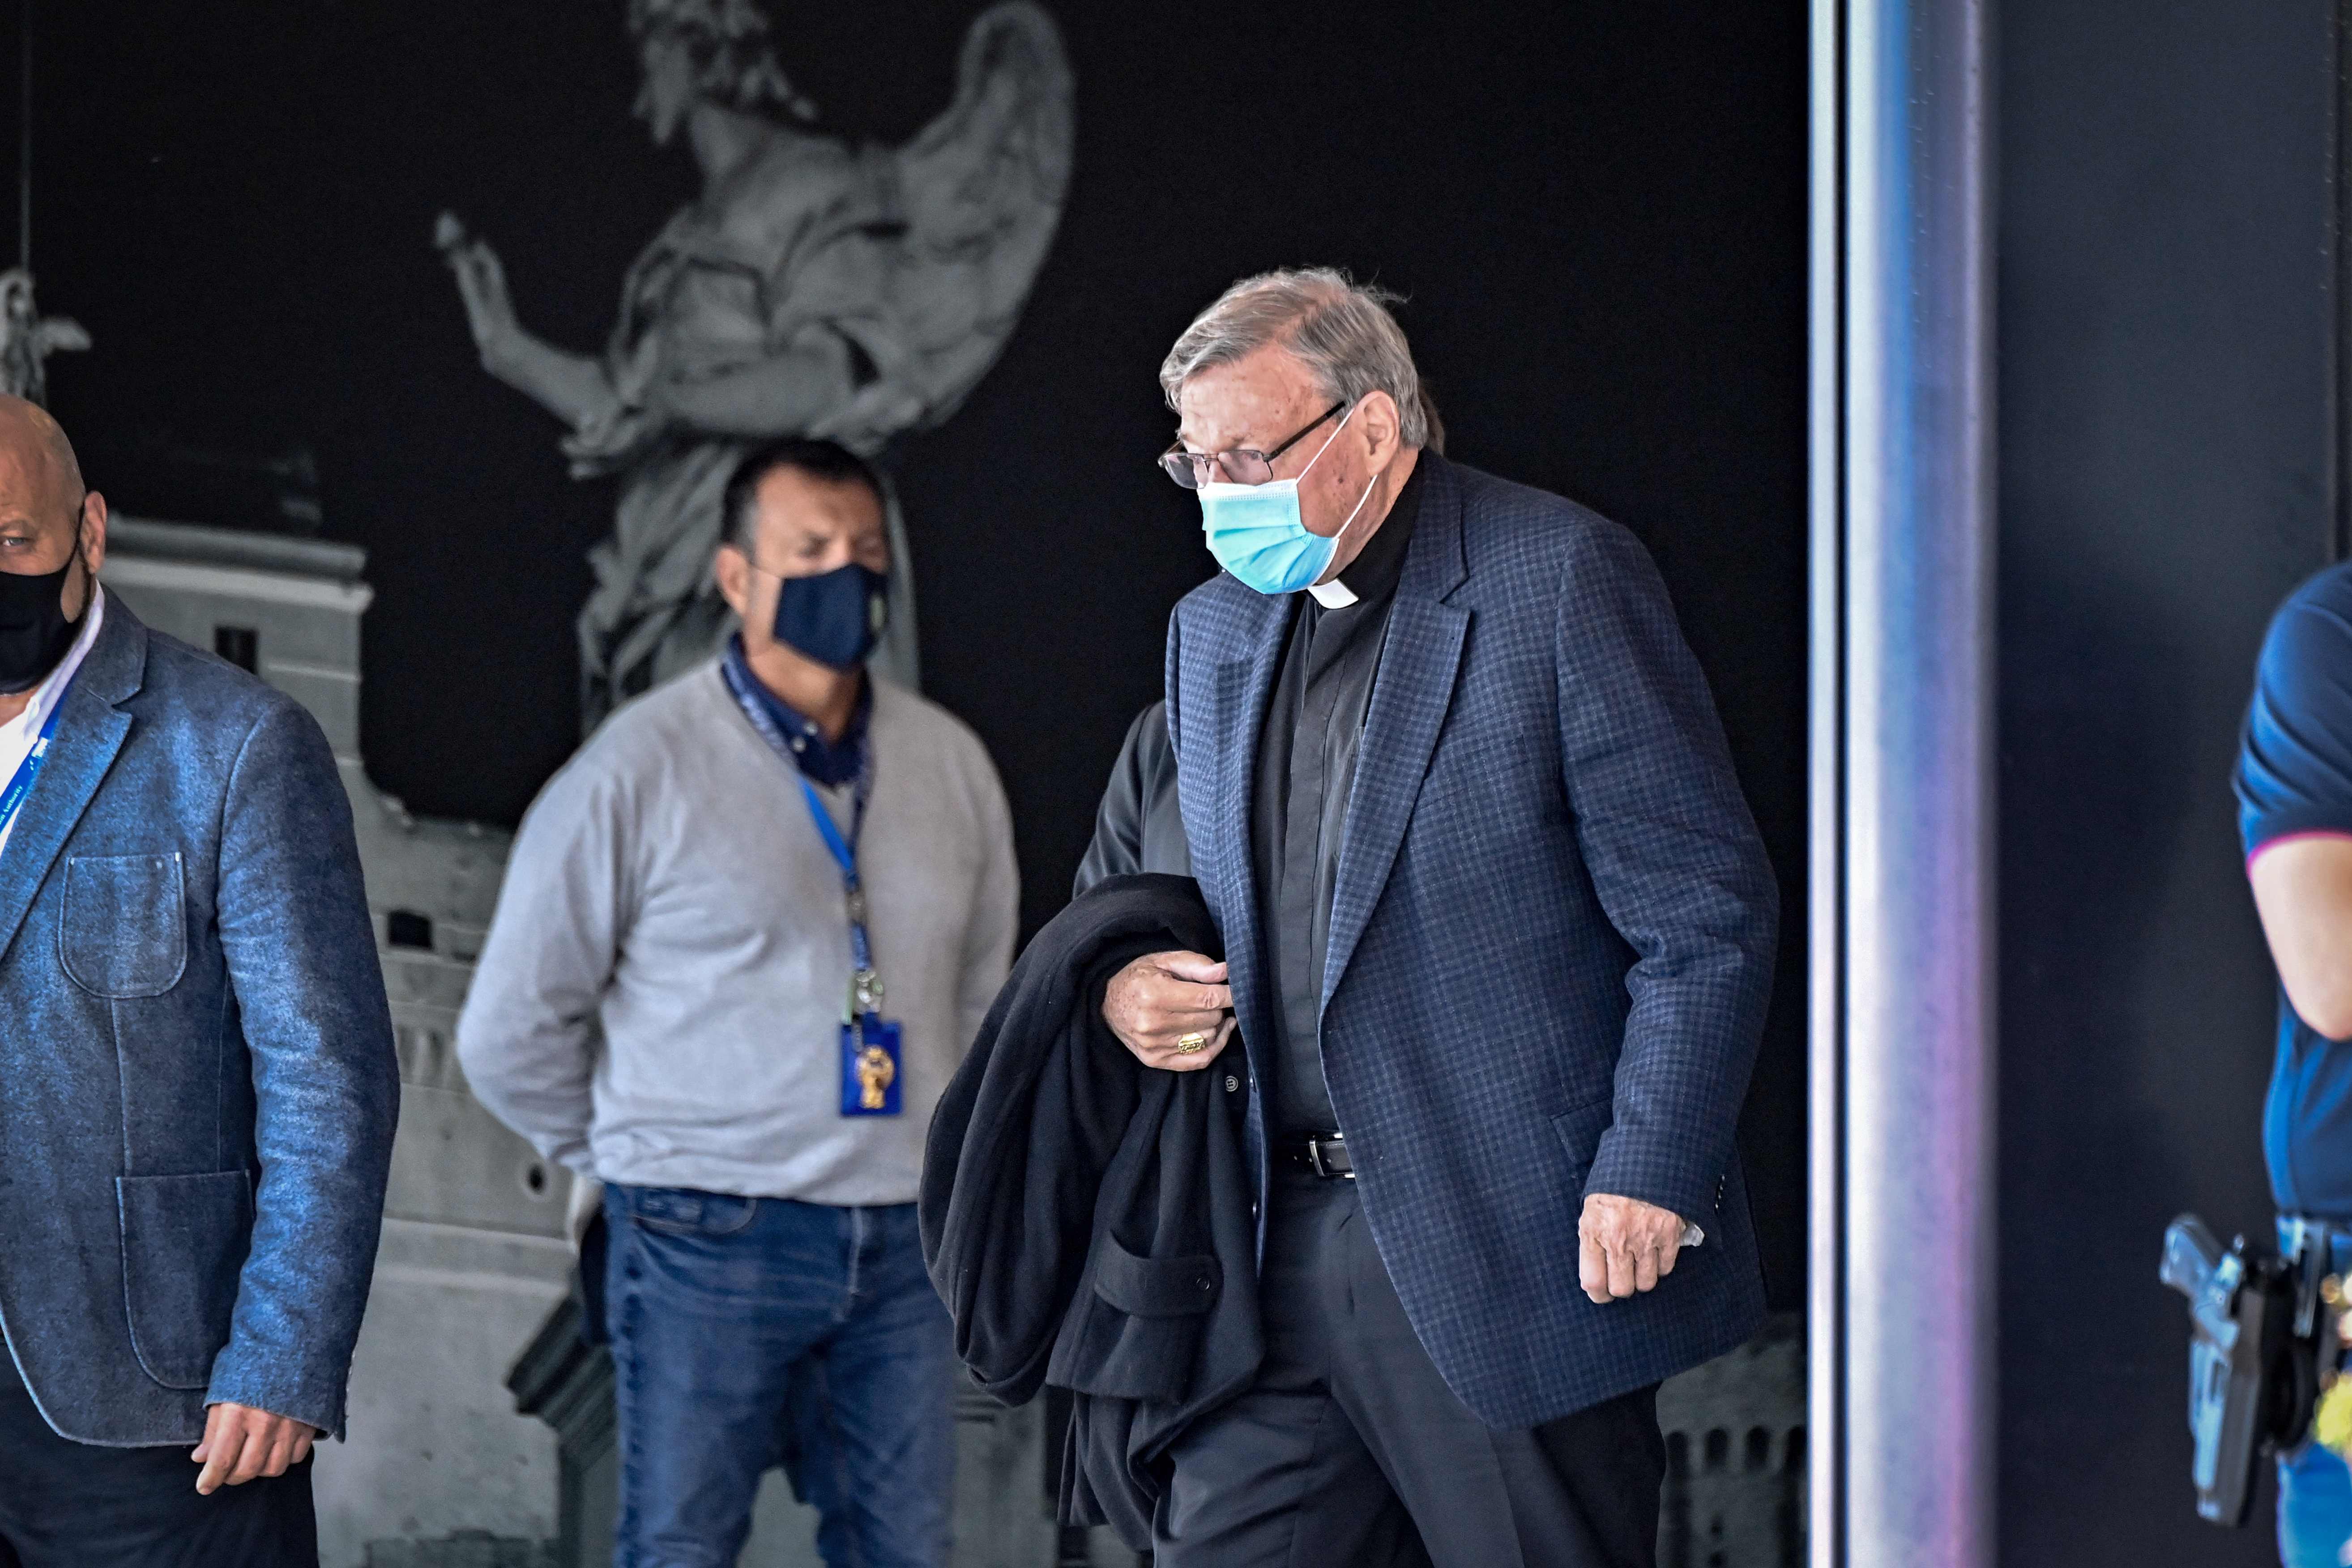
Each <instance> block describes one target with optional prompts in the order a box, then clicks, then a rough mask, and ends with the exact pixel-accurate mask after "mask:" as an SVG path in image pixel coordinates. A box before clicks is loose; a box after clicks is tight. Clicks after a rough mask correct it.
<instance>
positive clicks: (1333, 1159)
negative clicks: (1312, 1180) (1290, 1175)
mask: <svg viewBox="0 0 2352 1568" xmlns="http://www.w3.org/2000/svg"><path fill="white" fill-rule="evenodd" d="M1282 1159H1283V1163H1284V1164H1286V1165H1291V1166H1297V1167H1298V1168H1299V1169H1300V1170H1303V1171H1312V1172H1313V1173H1314V1174H1315V1175H1317V1176H1324V1177H1327V1178H1330V1179H1335V1180H1345V1181H1353V1180H1355V1179H1356V1162H1355V1161H1353V1160H1351V1159H1349V1157H1348V1140H1347V1139H1345V1138H1343V1137H1341V1136H1340V1135H1339V1134H1337V1133H1298V1134H1292V1135H1291V1136H1289V1137H1287V1138H1285V1139H1284V1140H1283V1141H1282Z"/></svg>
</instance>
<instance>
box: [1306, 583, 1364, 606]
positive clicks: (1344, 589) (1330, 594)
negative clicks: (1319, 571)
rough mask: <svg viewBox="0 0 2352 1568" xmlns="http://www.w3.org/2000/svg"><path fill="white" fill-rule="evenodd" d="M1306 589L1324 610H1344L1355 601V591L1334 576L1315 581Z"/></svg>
mask: <svg viewBox="0 0 2352 1568" xmlns="http://www.w3.org/2000/svg"><path fill="white" fill-rule="evenodd" d="M1307 592H1309V593H1311V594H1313V595H1314V596H1315V602H1316V603H1318V604H1319V605H1321V606H1322V607H1323V608H1324V609H1326V610H1345V609H1346V608H1348V606H1349V605H1350V604H1353V603H1354V602H1356V591H1355V590H1354V589H1352V588H1349V586H1348V585H1347V584H1346V583H1344V582H1341V581H1340V580H1339V579H1338V578H1336V577H1335V578H1333V579H1332V580H1330V581H1328V582H1318V583H1315V584H1313V585H1312V586H1310V587H1309V588H1308V589H1307Z"/></svg>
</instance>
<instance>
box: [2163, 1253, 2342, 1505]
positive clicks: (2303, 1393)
mask: <svg viewBox="0 0 2352 1568" xmlns="http://www.w3.org/2000/svg"><path fill="white" fill-rule="evenodd" d="M2281 1231H2282V1235H2283V1236H2284V1237H2285V1238H2287V1239H2289V1242H2290V1246H2291V1250H2290V1251H2289V1252H2288V1253H2287V1254H2285V1255H2284V1256H2283V1255H2281V1254H2280V1253H2279V1252H2277V1251H2274V1250H2273V1249H2271V1248H2268V1247H2265V1246H2263V1245H2261V1244H2259V1243H2249V1242H2248V1241H2247V1240H2246V1239H2245V1238H2244V1237H2242V1236H2240V1237H2238V1238H2236V1239H2234V1240H2232V1241H2231V1244H2230V1246H2229V1248H2228V1249H2226V1250H2225V1249H2223V1248H2222V1246H2221V1243H2220V1242H2219V1241H2217V1240H2215V1239H2214V1238H2213V1233H2212V1232H2211V1231H2210V1230H2209V1229H2207V1228H2206V1227H2205V1223H2204V1222H2203V1221H2202V1220H2200V1219H2199V1218H2197V1217H2196V1216H2195V1215H2186V1214H2185V1215H2182V1216H2181V1217H2180V1218H2178V1219H2176V1220H2174V1221H2173V1222H2172V1224H2171V1226H2170V1228H2168V1229H2167V1230H2166V1231H2165V1233H2164V1259H2163V1262H2162V1264H2161V1266H2160V1267H2159V1269H2158V1278H2159V1279H2161V1280H2162V1281H2164V1283H2166V1284H2168V1285H2169V1286H2171V1287H2172V1288H2173V1289H2174V1290H2176V1291H2179V1292H2180V1293H2181V1294H2182V1295H2184V1296H2186V1297H2188V1298H2189V1433H2190V1435H2191V1436H2192V1437H2194V1438H2195V1439H2196V1448H2195V1452H2194V1458H2193V1459H2192V1460H2191V1469H2190V1478H2191V1479H2192V1480H2193V1481H2194V1482H2195V1485H2196V1488H2197V1512H2198V1516H2199V1517H2200V1518H2202V1519H2205V1520H2209V1521H2211V1522H2213V1523H2215V1524H2221V1525H2227V1526H2230V1527H2231V1528H2236V1527H2239V1526H2242V1525H2243V1524H2244V1523H2245V1522H2246V1521H2247V1519H2248V1517H2249V1516H2250V1514H2251V1513H2252V1508H2253V1499H2254V1467H2255V1466H2256V1465H2257V1464H2258V1463H2259V1462H2260V1461H2261V1460H2262V1458H2263V1456H2264V1455H2266V1454H2274V1453H2278V1452H2281V1451H2284V1450H2285V1449H2288V1448H2294V1446H2295V1445H2296V1444H2298V1443H2300V1442H2302V1441H2303V1439H2304V1437H2305V1434H2306V1433H2307V1432H2309V1431H2310V1429H2311V1416H2312V1411H2313V1409H2314V1408H2315V1406H2317V1404H2318V1401H2319V1391H2320V1385H2321V1381H2322V1373H2323V1370H2327V1371H2332V1370H2333V1367H2334V1357H2333V1355H2332V1354H2326V1355H2324V1354H2323V1352H2324V1350H2325V1349H2332V1347H2333V1345H2334V1343H2335V1341H2336V1325H2335V1322H2334V1321H2333V1320H2334V1315H2335V1314H2334V1311H2333V1308H2334V1302H2333V1301H2323V1295H2333V1294H2335V1292H2333V1291H2323V1284H2324V1283H2325V1282H2326V1281H2327V1280H2329V1279H2330V1278H2331V1277H2332V1276H2331V1275H2330V1270H2329V1260H2330V1251H2329V1235H2330V1231H2329V1228H2328V1227H2327V1226H2326V1225H2325V1224H2322V1223H2319V1222H2316V1221H2309V1220H2302V1219H2290V1220H2288V1221H2287V1222H2286V1223H2285V1224H2284V1225H2283V1226H2282V1228H2281Z"/></svg>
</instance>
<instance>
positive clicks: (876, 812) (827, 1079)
mask: <svg viewBox="0 0 2352 1568" xmlns="http://www.w3.org/2000/svg"><path fill="white" fill-rule="evenodd" d="M869 735H870V737H871V738H870V744H871V745H872V747H873V748H874V793H873V800H872V802H871V804H870V805H869V806H868V808H867V810H866V831H865V838H864V841H863V843H862V844H861V846H860V853H859V871H860V873H861V875H862V877H863V879H864V882H865V885H866V897H867V901H868V904H869V905H870V907H871V911H872V913H871V915H870V916H869V929H870V930H871V932H872V935H873V940H874V950H875V967H877V969H878V970H879V971H880V972H881V975H882V977H883V980H884V982H885V984H886V985H887V988H888V996H887V1003H886V1006H885V1009H884V1010H885V1012H886V1014H887V1016H888V1017H889V1018H891V1019H896V1020H897V1021H898V1023H900V1024H901V1025H902V1026H903V1027H904V1030H905V1037H904V1046H903V1049H904V1061H903V1064H902V1069H901V1071H902V1072H903V1073H904V1078H903V1092H904V1103H905V1112H904V1113H903V1114H901V1115H898V1116H895V1117H877V1116H844V1115H843V1114H841V1109H840V1106H841V1087H840V1064H839V1051H838V1039H839V1030H840V1024H841V1018H842V1008H843V1002H844V999H845V995H846V992H847V988H848V982H849V969H850V958H849V928H848V924H847V919H846V916H845V914H844V911H843V904H842V886H841V873H840V870H839V868H838V867H837V866H836V865H835V863H834V861H833V858H832V856H831V854H830V853H829V852H827V851H826V849H825V846H824V841H823V839H822V838H821V837H820V836H819V835H818V833H817V831H816V827H815V824H814V823H813V822H812V821H810V820H809V814H808V806H807V803H806V801H805V800H804V798H803V795H802V793H801V787H800V782H799V778H800V776H799V774H798V773H797V772H796V771H795V770H794V769H793V768H791V767H790V766H789V765H788V764H787V763H785V762H784V761H783V760H782V758H779V757H777V756H776V754H775V753H774V752H772V751H771V750H770V749H769V748H768V747H767V745H766V743H765V742H763V741H762V740H761V738H760V737H759V734H758V732H756V731H755V730H753V729H752V727H751V724H750V722H749V721H748V720H747V719H746V718H745V717H744V716H743V715H742V713H741V711H740V709H738V708H737V707H736V706H735V703H734V699H733V697H732V696H731V695H730V693H729V692H728V690H727V688H726V685H725V683H724V682H723V681H722V680H721V678H720V676H719V669H718V665H717V664H716V663H715V662H714V663H712V664H707V665H704V666H702V667H701V668H698V669H696V670H693V671H691V672H689V673H688V674H684V675H682V676H680V677H678V678H677V680H675V681H673V682H671V683H669V684H668V685H664V686H661V687H659V688H657V689H656V690H655V691H653V692H650V693H648V694H647V695H645V696H643V697H641V698H639V699H637V700H636V701H635V702H634V703H631V704H630V705H629V706H626V707H625V708H623V709H621V710H620V711H619V712H618V713H616V714H614V716H612V717H611V718H610V719H608V720H606V721H605V723H604V727H603V728H601V729H600V730H598V731H597V733H596V734H595V736H594V737H593V738H591V739H590V740H589V742H588V743H587V745H585V746H584V747H582V748H581V750H580V752H579V754H578V755H577V756H575V757H574V758H572V760H571V761H570V762H569V763H567V764H566V765H565V766H564V768H563V769H562V771H561V772H559V773H557V774H556V776H555V777H554V778H553V779H550V780H549V781H548V784H547V787H546V789H543V790H541V792H540V796H539V799H538V800H536V801H534V802H533V803H532V805H531V808H530V812H529V813H528V814H527V815H526V816H525V817H524V818H523V823H522V830H521V831H520V834H519V835H518V836H517V838H516V840H515V846H514V854H513V858H512V859H511V860H510V861H509V863H508V867H507V875H506V883H505V886H504V887H503V888H502V889H501V890H500V892H499V907H498V914H497V916H496V918H495V919H494V920H493V921H492V923H491V926H490V932H489V936H488V940H487V942H486V944H485V946H484V947H483V950H482V957H481V964H480V967H479V968H478V970H477V971H476V972H475V976H474V983H473V989H472V991H471V993H470V994H469V995H468V996H467V998H466V1008H465V1012H464V1015H463V1016H462V1017H461V1018H460V1019H459V1020H458V1024H457V1050H458V1057H459V1060H460V1061H462V1062H463V1064H464V1066H465V1069H466V1073H467V1078H468V1080H469V1081H470V1082H471V1083H472V1086H473V1089H474V1092H475V1093H476V1094H477V1095H478V1096H479V1097H480V1098H481V1100H482V1102H483V1103H484V1104H486V1105H488V1107H489V1108H490V1110H491V1111H492V1112H494V1113H496V1114H497V1115H498V1116H499V1119H500V1120H501V1121H503V1122H505V1123H506V1124H508V1125H509V1126H510V1127H513V1128H514V1129H515V1130H516V1131H518V1132H520V1133H521V1134H523V1135H524V1136H525V1137H527V1138H529V1139H530V1141H531V1143H532V1144H533V1145H535V1146H536V1147H537V1148H538V1149H539V1150H540V1152H541V1154H543V1155H547V1156H548V1157H550V1158H551V1159H556V1160H560V1161H562V1162H563V1163H564V1164H566V1165H569V1166H572V1167H573V1168H575V1169H578V1170H581V1171H583V1172H586V1173H588V1174H591V1175H593V1176H598V1177H600V1178H602V1179H603V1180H605V1181H608V1182H621V1183H627V1184H631V1185H636V1186H682V1187H697V1188H700V1189H702V1190H705V1191H710V1192H727V1193H740V1194H747V1195H751V1196H756V1197H794V1198H801V1199H803V1200H805V1201H808V1202H811V1203H828V1204H885V1203H908V1202H911V1201H913V1199H914V1197H915V1191H916V1182H917V1177H918V1176H919V1173H920V1170H921V1165H922V1152H923V1134H924V1130H925V1129H926V1128H927V1127H928V1126H929V1124H930V1119H931V1110H932V1107H933V1106H934V1105H936V1104H937V1103H938V1102H939V1097H940V1092H942V1091H943V1090H945V1089H946V1087H947V1082H948V1079H949V1077H950V1075H951V1074H952V1073H953V1072H954V1071H955V1069H956V1065H957V1063H958V1062H959V1061H961V1060H962V1058H963V1054H964V1051H965V1050H966V1049H967V1048H968V1047H969V1046H970V1044H971V1039H972V1036H973V1034H974V1033H975V1031H976V1030H978V1029H979V1027H980V1022H981V1019H982V1015H984V1014H985V1013H986V1011H987V1010H988V1006H989V1003H990V1001H991V1000H992V999H993V998H994V997H995V995H996V990H997V988H998V987H999V986H1000V985H1001V984H1002V983H1003V979H1004V975H1005V971H1006V968H1007V967H1008V965H1009V964H1010V962H1011V959H1012V954H1013V935H1014V927H1015V924H1016V921H1017V904H1018V902H1019V882H1018V873H1017V872H1016V871H1015V868H1014V863H1013V835H1012V828H1011V821H1010V817H1009V814H1008V812H1007V810H1006V809H1005V802H1004V791H1003V787H1002V786H1001V785H1000V784H999V783H998V781H997V777H996V770H995V768H993V767H992V765H991V764H990V762H989V759H988V754H987V752H986V751H985V750H984V749H982V746H981V743H980V740H979V738H978V737H976V736H974V735H973V734H972V733H971V730H970V729H968V728H966V727H964V725H963V724H962V723H961V722H960V721H959V720H957V719H956V718H954V717H953V716H950V714H949V713H948V712H947V711H946V710H945V709H944V708H941V707H940V706H937V705H936V704H933V703H930V702H928V701H926V700H924V699H923V698H922V697H920V696H918V695H915V694H913V693H912V692H908V691H906V690H904V689H903V688H900V687H897V686H893V685H890V684H889V683H887V682H886V681H881V680H877V681H875V683H874V709H873V719H872V725H871V728H870V730H869ZM819 793H820V795H823V796H824V797H825V798H826V799H827V800H828V801H829V802H830V804H831V805H832V807H833V809H834V812H835V820H836V821H839V822H841V823H842V825H843V826H844V827H845V828H846V826H847V824H848V818H849V812H850V791H849V790H848V789H841V790H837V791H824V790H820V791H819ZM600 1040H601V1044H600Z"/></svg>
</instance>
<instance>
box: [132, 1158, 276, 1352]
mask: <svg viewBox="0 0 2352 1568" xmlns="http://www.w3.org/2000/svg"><path fill="white" fill-rule="evenodd" d="M114 1194H115V1202H116V1204H117V1206H118V1207H119V1209H120V1211H121V1221H122V1295H123V1305H124V1307H125V1308H126V1309H127V1311H128V1312H129V1315H130V1319H131V1350H132V1351H133V1352H134V1353H135V1354H137V1355H138V1357H139V1364H140V1365H141V1366H142V1367H144V1368H146V1370H147V1375H148V1376H150V1377H152V1378H153V1379H154V1380H155V1381H156V1382H158V1383H160V1384H162V1385H163V1386H164V1387H166V1388H202V1387H204V1386H205V1385H206V1384H207V1383H209V1382H210V1381H211V1380H212V1375H213V1358H214V1357H215V1356H216V1355H218V1354H220V1349H221V1346H223V1345H225V1344H226V1343H228V1333H229V1319H230V1314H231V1313H232V1312H234V1311H235V1310H236V1282H237V1276H238V1274H239V1273H240V1272H241V1271H242V1270H243V1269H244V1267H245V1255H246V1251H247V1248H248V1247H249V1246H250V1245H251V1243H252V1239H253V1177H252V1176H250V1175H248V1174H247V1172H244V1171H241V1170H236V1171H215V1172H212V1173H211V1174H209V1175H205V1176H117V1177H115V1178H114Z"/></svg>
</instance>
